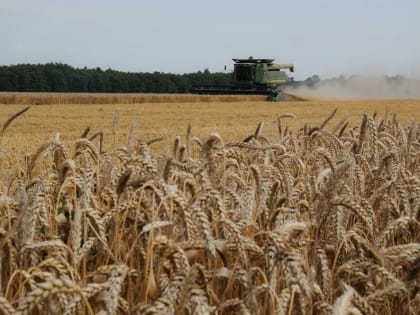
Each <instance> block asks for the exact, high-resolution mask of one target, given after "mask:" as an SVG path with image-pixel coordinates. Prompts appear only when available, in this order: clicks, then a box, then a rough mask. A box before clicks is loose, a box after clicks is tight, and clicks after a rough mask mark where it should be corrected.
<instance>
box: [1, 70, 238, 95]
mask: <svg viewBox="0 0 420 315" xmlns="http://www.w3.org/2000/svg"><path fill="white" fill-rule="evenodd" d="M230 81H231V73H223V72H217V73H211V72H210V71H209V70H207V69H205V70H203V71H198V72H194V73H186V74H172V73H162V72H153V73H150V72H145V73H134V72H121V71H116V70H112V69H107V70H103V69H101V68H99V67H97V68H94V69H89V68H86V67H85V68H74V67H72V66H70V65H67V64H62V63H47V64H19V65H10V66H0V91H16V92H108V93H188V92H189V90H190V88H191V87H192V86H193V85H227V84H229V83H230Z"/></svg>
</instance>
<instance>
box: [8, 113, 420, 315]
mask: <svg viewBox="0 0 420 315" xmlns="http://www.w3.org/2000/svg"><path fill="white" fill-rule="evenodd" d="M27 110H28V109H24V110H20V111H18V112H17V114H15V115H12V116H11V118H10V119H9V120H6V123H5V124H4V126H5V127H4V128H3V131H4V130H5V129H6V127H8V126H9V125H10V124H11V123H12V122H13V120H14V119H17V120H19V119H20V117H18V116H20V115H23V114H24V112H25V111H27ZM28 112H30V110H29V111H28ZM335 113H336V110H333V111H332V112H330V113H329V114H328V115H327V116H326V118H323V119H320V120H319V121H318V122H315V123H306V124H304V125H301V126H300V128H290V129H289V128H287V126H285V122H284V119H285V118H292V119H294V120H297V119H298V118H297V116H296V115H293V114H284V115H276V116H274V117H277V121H276V123H277V126H276V128H274V129H275V130H276V133H275V134H271V135H268V134H265V133H264V123H263V122H260V123H258V124H257V128H256V130H255V131H252V130H251V128H250V130H249V132H248V133H247V134H248V136H244V137H242V139H243V140H242V141H241V140H238V139H235V141H225V140H224V139H223V138H222V137H221V136H220V135H219V134H218V133H212V134H210V136H208V137H207V138H204V137H203V136H202V135H201V134H200V135H196V134H194V130H193V129H192V127H191V125H186V127H187V128H186V133H185V134H182V135H180V136H177V137H174V138H173V141H172V143H171V144H170V145H168V147H166V150H165V151H164V153H156V152H155V150H154V149H153V148H152V147H151V144H152V143H155V142H156V141H160V139H159V138H154V137H153V138H143V137H140V138H137V139H135V134H136V132H135V124H131V129H130V132H129V134H128V135H126V136H127V138H126V139H125V141H124V142H122V143H123V144H121V143H120V142H118V141H117V137H118V133H119V132H121V128H120V126H121V125H120V123H121V122H120V121H119V118H120V117H121V115H123V114H124V108H120V109H118V110H117V111H116V112H115V115H114V121H113V124H112V134H108V135H109V136H110V138H111V142H112V145H110V146H109V145H107V146H104V144H103V141H104V140H105V141H109V140H110V139H108V138H107V137H105V136H104V134H103V133H102V131H100V133H97V134H98V135H99V134H101V138H100V141H99V142H98V140H97V139H96V136H97V135H96V134H95V136H91V137H90V136H89V133H90V128H85V129H84V131H83V129H82V130H80V131H79V132H78V133H79V135H81V137H80V138H78V139H76V140H75V142H74V147H73V148H71V146H70V144H69V143H66V142H65V141H64V140H60V135H57V136H56V137H55V138H54V139H52V140H49V141H46V142H44V144H42V145H40V147H39V149H37V150H34V151H33V153H32V154H28V155H27V156H22V157H20V158H21V160H22V161H20V162H19V163H17V164H16V165H15V168H13V167H10V165H11V164H10V163H11V162H10V161H12V160H10V159H9V158H10V157H9V156H7V155H8V154H13V152H12V153H9V152H8V151H7V150H6V151H5V150H4V149H3V148H2V151H3V154H4V155H6V157H5V158H4V160H5V161H6V162H7V164H0V170H1V173H2V174H3V178H2V182H1V185H0V246H1V250H0V259H1V264H0V314H56V313H60V312H61V313H64V314H69V315H70V314H181V315H182V314H203V315H204V314H384V315H385V314H413V315H414V314H418V313H420V302H419V301H420V292H419V290H418V288H419V284H420V258H419V257H420V256H419V255H420V243H419V239H420V222H419V220H420V206H419V205H420V201H419V192H420V178H419V177H420V164H419V162H420V161H419V153H420V151H419V150H420V145H419V142H420V128H418V127H419V126H418V125H417V124H415V123H410V124H407V125H405V124H403V123H402V122H400V121H399V120H398V119H397V118H396V116H395V115H394V116H393V117H392V119H391V120H387V118H386V117H385V118H384V119H380V118H378V117H377V115H372V116H370V115H368V114H365V115H363V116H362V117H361V119H360V120H361V121H360V123H359V124H354V123H351V122H350V121H348V120H347V118H346V117H341V118H338V120H337V121H336V122H335V123H332V121H333V120H334V116H335ZM110 121H111V120H110ZM330 125H331V127H329V126H330ZM8 131H9V129H8V130H7V131H6V132H2V134H1V139H2V141H7V140H8V136H9V135H10V133H8ZM117 144H120V145H121V146H120V147H118V146H117ZM124 144H127V145H124ZM105 147H107V148H108V149H105ZM15 159H19V157H17V158H15Z"/></svg>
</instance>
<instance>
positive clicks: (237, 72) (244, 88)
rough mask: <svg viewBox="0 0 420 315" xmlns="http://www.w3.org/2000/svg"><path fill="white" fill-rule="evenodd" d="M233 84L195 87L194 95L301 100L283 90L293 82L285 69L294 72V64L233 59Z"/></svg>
mask: <svg viewBox="0 0 420 315" xmlns="http://www.w3.org/2000/svg"><path fill="white" fill-rule="evenodd" d="M232 60H233V61H234V62H235V64H234V65H233V77H232V84H231V85H229V86H208V85H207V86H206V85H205V86H193V87H192V88H191V90H190V92H191V93H193V94H214V95H221V94H226V95H238V94H239V95H241V94H242V95H267V97H268V99H269V100H271V101H280V100H301V99H299V98H298V97H295V96H293V95H289V94H285V93H283V91H282V88H283V87H285V86H286V85H288V84H291V83H292V82H293V78H292V77H288V76H287V74H286V72H285V71H282V70H283V69H289V70H290V72H294V65H293V64H275V63H274V59H254V58H253V57H249V58H248V59H232Z"/></svg>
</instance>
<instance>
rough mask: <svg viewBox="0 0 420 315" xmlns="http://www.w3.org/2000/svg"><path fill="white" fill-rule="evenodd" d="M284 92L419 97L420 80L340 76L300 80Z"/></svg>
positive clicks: (314, 95)
mask: <svg viewBox="0 0 420 315" xmlns="http://www.w3.org/2000/svg"><path fill="white" fill-rule="evenodd" d="M285 92H286V93H289V94H293V95H296V96H299V97H303V98H309V99H334V100H335V99H343V100H353V99H354V100H360V99H420V80H419V79H410V78H405V77H401V76H396V77H386V76H351V77H343V76H342V77H339V78H335V79H329V80H321V81H316V82H314V81H312V82H311V81H309V82H308V81H303V82H301V83H298V84H296V85H295V86H291V87H288V88H286V90H285Z"/></svg>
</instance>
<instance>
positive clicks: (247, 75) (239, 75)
mask: <svg viewBox="0 0 420 315" xmlns="http://www.w3.org/2000/svg"><path fill="white" fill-rule="evenodd" d="M235 76H236V81H254V79H255V71H254V65H236V67H235Z"/></svg>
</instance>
